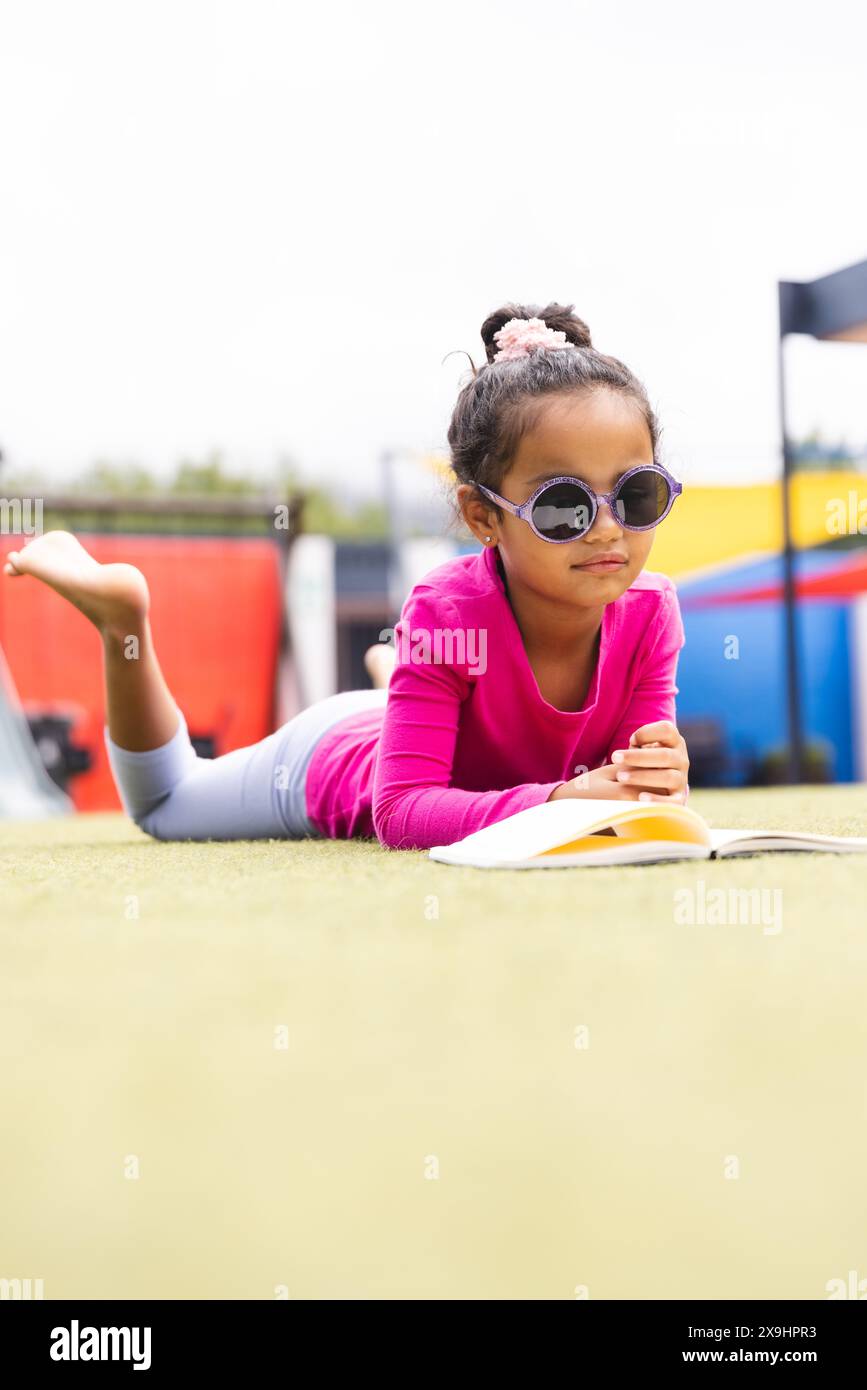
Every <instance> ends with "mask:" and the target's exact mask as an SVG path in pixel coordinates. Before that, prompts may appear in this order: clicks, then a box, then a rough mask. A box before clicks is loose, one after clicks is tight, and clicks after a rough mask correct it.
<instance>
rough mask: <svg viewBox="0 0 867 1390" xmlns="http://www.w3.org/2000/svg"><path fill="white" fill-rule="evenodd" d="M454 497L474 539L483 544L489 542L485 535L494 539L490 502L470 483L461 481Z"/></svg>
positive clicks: (494, 531) (492, 513)
mask: <svg viewBox="0 0 867 1390" xmlns="http://www.w3.org/2000/svg"><path fill="white" fill-rule="evenodd" d="M455 498H456V500H457V503H458V506H459V507H460V512H461V516H462V517H463V519H464V523H465V524H466V526H467V528H468V529H469V530H470V531H472V533H473V535H474V536H475V538H476V540H477V541H481V543H482V545H485V544H487V543H489V542H486V539H485V538H486V537H488V538H489V539H496V535H497V533H496V530H495V529H494V524H493V523H494V512H493V509H492V507H491V504H490V502H486V501H484V499H483V498H481V497H480V496H479V494H478V492H477V491H476V489H475V488H474V487H473V486H472V485H471V484H470V483H461V485H460V487H458V488H457V490H456V492H455Z"/></svg>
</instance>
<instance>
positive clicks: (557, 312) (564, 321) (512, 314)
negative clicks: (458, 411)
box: [481, 304, 593, 362]
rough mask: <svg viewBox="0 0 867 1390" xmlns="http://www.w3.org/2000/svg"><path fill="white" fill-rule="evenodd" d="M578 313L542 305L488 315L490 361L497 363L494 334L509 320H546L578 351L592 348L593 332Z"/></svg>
mask: <svg viewBox="0 0 867 1390" xmlns="http://www.w3.org/2000/svg"><path fill="white" fill-rule="evenodd" d="M574 310H575V306H574V304H565V305H564V304H546V306H545V308H544V309H543V308H541V307H540V306H539V305H538V304H504V305H503V306H502V307H501V308H500V309H495V310H494V312H493V313H492V314H488V317H487V318H486V319H485V321H484V323H483V324H482V329H481V333H482V342H483V343H484V345H485V355H486V357H487V359H488V361H489V362H493V360H494V357H495V355H496V352H497V349H498V345H497V343H495V341H494V334H495V333H499V331H500V329H501V328H502V327H503V325H504V324H507V323H508V322H509V319H543V320H544V322H545V323H546V324H547V326H548V327H549V328H553V329H554V330H555V332H560V333H565V334H566V341H567V343H574V345H575V347H592V346H593V344H592V343H591V341H590V329H589V328H588V327H587V325H586V323H585V322H584V320H583V319H579V317H578V315H577V314H576V313H575V312H574Z"/></svg>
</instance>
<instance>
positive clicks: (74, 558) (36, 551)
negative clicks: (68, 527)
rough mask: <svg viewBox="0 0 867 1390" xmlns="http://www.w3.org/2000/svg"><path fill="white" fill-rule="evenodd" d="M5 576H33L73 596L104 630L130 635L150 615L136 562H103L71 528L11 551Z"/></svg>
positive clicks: (80, 608)
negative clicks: (91, 553)
mask: <svg viewBox="0 0 867 1390" xmlns="http://www.w3.org/2000/svg"><path fill="white" fill-rule="evenodd" d="M3 572H4V574H8V575H10V576H12V577H13V578H17V577H18V576H20V575H25V574H29V575H31V576H32V577H33V578H34V579H41V580H42V582H43V583H44V584H48V585H49V587H50V588H52V589H54V590H56V592H57V593H58V594H60V595H62V597H63V598H65V599H68V600H69V602H70V603H71V604H74V606H75V607H76V608H77V609H79V611H80V612H82V613H83V614H84V616H85V617H86V618H89V619H90V621H91V622H92V623H93V624H94V626H95V627H97V628H99V630H100V632H101V633H103V634H104V635H105V634H111V635H116V636H126V635H127V634H129V633H130V632H135V631H137V629H138V628H139V627H140V625H141V623H142V622H143V620H144V619H145V617H146V616H147V611H148V603H149V595H148V587H147V583H146V581H145V577H144V575H143V574H142V572H141V570H137V569H136V568H135V567H134V566H133V565H101V564H100V563H99V561H98V560H94V558H93V556H92V555H88V553H87V551H86V550H85V548H84V546H83V545H81V544H80V543H79V542H78V541H77V540H76V539H75V537H74V536H73V535H70V533H69V532H68V531H46V532H45V535H44V536H37V537H36V539H35V540H32V541H30V542H29V544H28V545H26V546H25V547H24V549H23V550H12V551H10V553H9V555H8V557H7V560H6V564H5V565H4V566H3Z"/></svg>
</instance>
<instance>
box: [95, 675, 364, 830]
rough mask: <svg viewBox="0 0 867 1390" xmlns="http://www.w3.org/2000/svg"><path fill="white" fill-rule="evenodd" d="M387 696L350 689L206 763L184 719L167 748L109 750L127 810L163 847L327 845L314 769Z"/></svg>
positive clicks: (111, 744)
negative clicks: (333, 742)
mask: <svg viewBox="0 0 867 1390" xmlns="http://www.w3.org/2000/svg"><path fill="white" fill-rule="evenodd" d="M387 699H388V692H387V691H385V690H346V691H342V692H341V693H340V694H337V695H328V696H326V697H325V698H324V699H323V700H318V701H317V702H316V703H315V704H313V705H308V707H307V708H306V709H303V710H301V712H300V714H296V715H295V717H294V718H293V719H290V720H289V722H288V723H287V724H284V725H283V726H282V728H279V729H277V730H276V732H275V733H273V734H269V735H268V737H267V738H263V739H261V740H260V741H259V743H254V744H253V745H252V746H251V747H249V748H238V749H235V750H234V751H233V752H231V753H224V754H223V755H222V757H219V758H213V759H209V758H199V757H197V756H196V753H195V750H194V748H193V746H192V744H191V742H190V738H189V735H188V733H187V725H186V721H185V720H184V717H183V714H182V713H181V711H180V710H179V709H178V708H177V706H175V716H176V718H177V720H178V721H179V728H178V731H177V733H176V734H175V735H174V736H173V737H172V738H171V739H169V740H168V742H167V743H166V744H164V745H163V746H162V747H161V748H153V749H151V750H149V751H148V752H142V753H136V752H130V751H129V750H128V749H125V748H119V747H118V746H117V744H116V743H114V742H113V740H112V739H111V737H110V735H109V733H108V731H107V730H106V736H105V737H106V747H107V749H108V756H109V762H110V764H111V769H112V772H113V773H114V778H115V782H116V783H117V787H118V791H119V792H120V796H121V800H122V801H123V805H124V809H125V810H126V811H127V813H128V814H129V815H130V816H132V818H133V820H135V822H136V823H137V824H138V825H139V826H140V827H141V828H142V830H144V831H146V833H147V834H148V835H153V837H154V839H157V840H260V839H293V840H296V839H304V838H307V837H309V838H314V839H321V838H322V832H321V830H319V828H318V827H317V826H316V825H315V824H314V823H313V821H311V819H310V817H309V816H308V814H307V797H306V786H307V769H308V768H309V766H310V761H311V759H312V757H313V754H314V752H315V750H316V748H317V747H318V744H319V741H320V739H322V738H323V737H324V735H325V734H326V733H328V731H329V729H331V728H333V727H334V725H335V724H337V723H339V722H340V720H342V719H346V718H347V716H349V715H354V714H357V713H361V712H362V711H367V710H371V709H384V708H385V704H386V701H387Z"/></svg>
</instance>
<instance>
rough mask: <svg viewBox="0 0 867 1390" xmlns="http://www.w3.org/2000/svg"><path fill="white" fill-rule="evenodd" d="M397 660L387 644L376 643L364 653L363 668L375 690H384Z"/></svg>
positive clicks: (392, 649)
mask: <svg viewBox="0 0 867 1390" xmlns="http://www.w3.org/2000/svg"><path fill="white" fill-rule="evenodd" d="M396 660H397V652H396V651H395V649H394V647H392V646H389V644H388V643H387V642H376V643H374V645H373V646H372V647H368V649H367V651H366V652H365V653H364V668H365V670H366V671H367V674H368V675H369V676H370V679H371V680H372V681H373V686H374V689H375V690H385V689H386V687H387V685H388V682H389V678H390V676H391V673H392V671H393V670H394V666H395V662H396Z"/></svg>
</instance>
